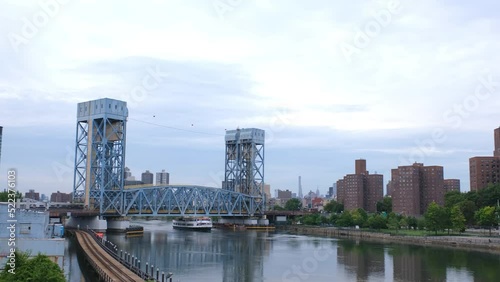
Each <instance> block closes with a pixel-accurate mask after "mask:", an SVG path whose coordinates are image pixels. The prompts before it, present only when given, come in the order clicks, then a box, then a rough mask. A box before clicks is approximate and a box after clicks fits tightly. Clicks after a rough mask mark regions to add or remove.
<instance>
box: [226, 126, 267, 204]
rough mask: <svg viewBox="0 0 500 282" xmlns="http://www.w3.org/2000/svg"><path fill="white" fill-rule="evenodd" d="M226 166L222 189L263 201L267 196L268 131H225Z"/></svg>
mask: <svg viewBox="0 0 500 282" xmlns="http://www.w3.org/2000/svg"><path fill="white" fill-rule="evenodd" d="M225 140H226V166H225V175H224V186H223V187H222V188H223V189H227V190H230V191H234V192H239V193H243V194H246V195H250V196H253V197H256V198H260V199H261V200H262V202H261V203H262V204H263V205H264V204H265V195H264V140H265V131H264V130H262V129H257V128H244V129H236V130H228V131H226V137H225Z"/></svg>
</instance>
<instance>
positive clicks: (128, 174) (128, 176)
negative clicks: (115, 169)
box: [123, 167, 132, 180]
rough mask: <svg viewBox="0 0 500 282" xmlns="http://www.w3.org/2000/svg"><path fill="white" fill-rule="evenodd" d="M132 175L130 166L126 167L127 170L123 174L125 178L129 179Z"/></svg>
mask: <svg viewBox="0 0 500 282" xmlns="http://www.w3.org/2000/svg"><path fill="white" fill-rule="evenodd" d="M131 176H132V172H130V168H128V167H125V172H124V174H123V177H124V178H123V179H125V180H129V178H130V177H131Z"/></svg>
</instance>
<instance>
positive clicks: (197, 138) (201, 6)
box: [0, 0, 500, 194]
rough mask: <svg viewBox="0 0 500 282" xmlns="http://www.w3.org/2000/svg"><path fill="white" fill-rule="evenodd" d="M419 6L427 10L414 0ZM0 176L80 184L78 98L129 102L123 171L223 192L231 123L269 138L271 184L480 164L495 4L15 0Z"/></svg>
mask: <svg viewBox="0 0 500 282" xmlns="http://www.w3.org/2000/svg"><path fill="white" fill-rule="evenodd" d="M414 2H418V3H414ZM1 6H2V7H1V9H0V125H1V126H4V137H3V145H2V155H1V163H0V169H1V171H2V172H1V174H0V181H1V183H2V185H1V186H6V175H7V170H8V169H9V168H11V167H14V168H17V169H18V175H19V182H18V187H19V189H20V190H21V191H27V190H28V189H36V190H38V191H39V192H41V193H46V194H49V193H50V192H52V191H55V190H60V191H63V192H68V193H69V192H71V191H72V186H73V160H74V147H75V132H76V105H77V103H78V102H83V101H88V100H94V99H99V98H104V97H109V98H114V99H120V100H124V101H126V102H127V103H128V107H129V120H128V124H127V134H128V136H127V156H126V164H127V166H128V167H130V168H131V170H132V173H133V175H135V176H136V177H140V173H141V172H142V171H144V170H146V169H148V170H150V171H152V172H157V171H161V170H162V169H166V170H167V171H168V172H170V174H171V176H170V178H171V183H173V184H187V183H189V184H197V185H207V186H214V187H220V182H221V180H222V178H223V174H224V172H223V169H224V133H225V129H235V128H237V127H240V128H248V127H256V128H261V129H264V130H266V135H267V136H266V147H265V180H266V182H267V183H269V184H271V189H272V190H274V189H290V190H292V191H297V190H298V188H297V186H298V185H297V179H298V176H299V175H301V176H302V183H303V189H304V192H307V191H309V190H313V191H315V190H316V189H317V188H319V189H320V191H321V192H322V193H324V192H326V190H327V188H328V187H329V186H331V185H332V183H333V182H335V181H336V180H337V179H339V178H341V177H342V176H343V175H345V174H348V173H353V172H354V160H355V159H358V158H364V159H367V167H368V170H370V172H372V173H374V172H375V171H376V172H377V173H382V174H384V182H385V183H387V181H388V180H389V179H390V170H391V169H392V168H395V167H397V166H398V165H408V164H411V163H413V162H414V161H418V162H423V163H424V164H426V165H442V166H444V172H445V178H459V179H460V180H461V181H462V190H468V189H469V176H468V174H469V169H468V160H469V158H470V157H472V156H476V155H491V154H492V151H493V129H494V128H496V127H498V126H500V113H499V111H498V109H499V107H500V99H498V94H499V93H500V56H499V55H498V54H499V50H500V39H499V37H498V34H499V33H500V16H499V15H498V11H499V10H500V2H499V1H496V0H488V1H486V0H479V1H473V3H472V2H471V1H465V0H460V1H451V0H422V1H408V0H401V1H397V0H381V1H378V0H371V1H366V0H363V1H361V0H356V1H340V0H335V1H332V0H317V1H299V0H297V1H290V0H247V1H243V0H206V1H197V0H149V1H146V0H145V1H123V0H120V1H119V0H116V1H111V0H110V1H92V0H64V1H63V0H58V1H56V0H42V1H18V0H3V1H2V4H1Z"/></svg>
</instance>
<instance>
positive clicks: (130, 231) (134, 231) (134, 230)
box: [125, 225, 144, 236]
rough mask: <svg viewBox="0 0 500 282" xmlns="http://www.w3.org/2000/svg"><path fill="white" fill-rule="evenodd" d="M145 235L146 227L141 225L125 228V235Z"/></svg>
mask: <svg viewBox="0 0 500 282" xmlns="http://www.w3.org/2000/svg"><path fill="white" fill-rule="evenodd" d="M143 233H144V227H142V226H140V225H130V227H127V228H125V235H127V236H130V235H142V234H143Z"/></svg>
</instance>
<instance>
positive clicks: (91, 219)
mask: <svg viewBox="0 0 500 282" xmlns="http://www.w3.org/2000/svg"><path fill="white" fill-rule="evenodd" d="M65 227H66V228H80V229H87V228H89V229H93V230H95V231H97V232H106V229H108V223H107V221H106V220H105V219H99V217H98V216H85V217H83V216H82V217H70V218H69V219H68V221H67V222H66V225H65Z"/></svg>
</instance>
